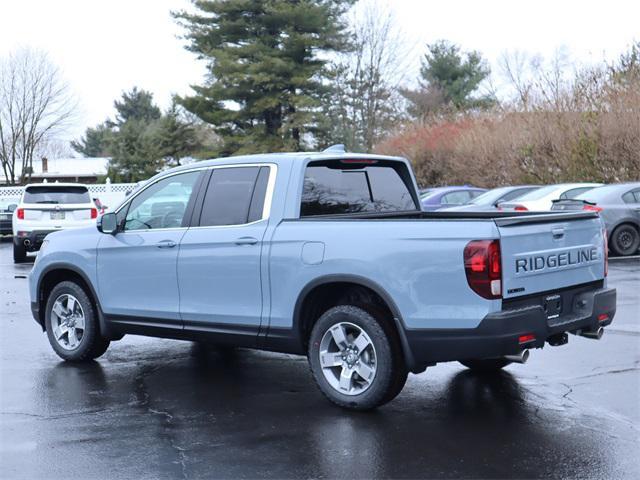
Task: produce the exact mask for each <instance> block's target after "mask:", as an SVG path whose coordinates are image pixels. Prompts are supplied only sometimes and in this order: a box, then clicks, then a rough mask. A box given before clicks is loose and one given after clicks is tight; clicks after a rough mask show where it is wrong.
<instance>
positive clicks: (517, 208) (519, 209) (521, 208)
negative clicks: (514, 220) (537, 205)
mask: <svg viewBox="0 0 640 480" xmlns="http://www.w3.org/2000/svg"><path fill="white" fill-rule="evenodd" d="M514 210H515V211H516V212H528V211H529V209H528V208H527V207H525V206H524V205H516V206H515V207H514Z"/></svg>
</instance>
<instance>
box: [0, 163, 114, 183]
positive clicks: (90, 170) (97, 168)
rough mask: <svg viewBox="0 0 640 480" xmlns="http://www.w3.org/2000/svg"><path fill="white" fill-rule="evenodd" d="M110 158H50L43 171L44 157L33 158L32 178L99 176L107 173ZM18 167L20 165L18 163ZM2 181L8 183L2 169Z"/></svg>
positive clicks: (0, 179)
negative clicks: (45, 170)
mask: <svg viewBox="0 0 640 480" xmlns="http://www.w3.org/2000/svg"><path fill="white" fill-rule="evenodd" d="M108 164H109V158H107V157H89V158H50V159H48V160H47V172H43V171H42V159H40V158H39V159H34V160H33V173H32V174H31V178H32V179H38V178H45V177H47V178H57V177H58V178H66V177H99V176H102V175H106V174H107V167H108ZM16 167H18V165H16ZM0 183H6V178H5V176H4V172H3V171H1V170H0Z"/></svg>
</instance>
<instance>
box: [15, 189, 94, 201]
mask: <svg viewBox="0 0 640 480" xmlns="http://www.w3.org/2000/svg"><path fill="white" fill-rule="evenodd" d="M23 201H24V203H42V204H50V205H62V204H68V203H90V202H91V197H90V196H89V191H88V190H87V187H79V186H73V185H71V186H68V187H56V186H50V187H49V186H44V185H43V186H37V187H36V186H34V187H27V188H26V189H25V191H24V200H23Z"/></svg>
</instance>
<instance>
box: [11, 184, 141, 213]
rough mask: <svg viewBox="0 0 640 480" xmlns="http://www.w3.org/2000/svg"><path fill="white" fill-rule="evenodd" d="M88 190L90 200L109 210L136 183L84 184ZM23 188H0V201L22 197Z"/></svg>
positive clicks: (122, 198)
mask: <svg viewBox="0 0 640 480" xmlns="http://www.w3.org/2000/svg"><path fill="white" fill-rule="evenodd" d="M85 185H87V188H88V189H89V193H90V194H91V197H92V198H99V199H100V201H101V202H102V203H103V204H104V205H107V206H108V207H110V208H113V207H115V206H117V205H118V204H119V203H120V202H121V201H122V200H124V198H125V196H126V194H127V192H130V191H132V190H133V189H134V188H135V187H136V185H137V184H136V183H111V182H109V181H108V180H107V183H94V184H85ZM23 191H24V187H18V186H14V187H0V200H6V199H9V198H19V197H21V196H22V192H23Z"/></svg>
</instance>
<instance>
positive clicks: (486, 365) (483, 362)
mask: <svg viewBox="0 0 640 480" xmlns="http://www.w3.org/2000/svg"><path fill="white" fill-rule="evenodd" d="M460 363H461V364H462V365H464V366H465V367H467V368H469V369H471V370H474V371H476V372H497V371H499V370H502V369H503V368H504V367H506V366H507V365H509V364H510V363H511V362H510V361H509V360H505V359H504V358H482V359H473V360H460Z"/></svg>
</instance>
